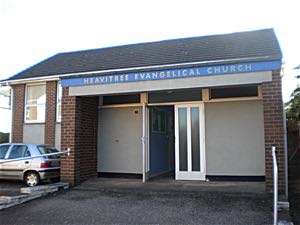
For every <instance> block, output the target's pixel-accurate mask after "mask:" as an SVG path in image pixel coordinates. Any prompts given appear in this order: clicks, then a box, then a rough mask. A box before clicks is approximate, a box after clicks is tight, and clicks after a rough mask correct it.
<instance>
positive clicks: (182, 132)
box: [178, 108, 187, 171]
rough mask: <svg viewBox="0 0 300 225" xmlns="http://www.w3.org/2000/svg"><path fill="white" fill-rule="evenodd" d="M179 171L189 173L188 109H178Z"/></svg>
mask: <svg viewBox="0 0 300 225" xmlns="http://www.w3.org/2000/svg"><path fill="white" fill-rule="evenodd" d="M178 123H179V124H178V125H179V126H178V128H179V171H187V109H186V108H179V109H178Z"/></svg>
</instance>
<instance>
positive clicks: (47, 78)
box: [0, 56, 281, 86]
mask: <svg viewBox="0 0 300 225" xmlns="http://www.w3.org/2000/svg"><path fill="white" fill-rule="evenodd" d="M261 60H281V59H273V58H272V57H270V56H259V57H248V58H233V59H225V60H224V59H222V60H208V61H200V62H189V63H173V64H162V65H155V66H141V67H129V68H123V69H108V70H97V71H89V72H77V73H68V74H57V75H49V76H44V77H33V78H25V79H17V80H4V81H0V84H2V85H3V84H5V85H8V86H9V85H14V84H21V83H30V82H38V81H53V80H59V79H61V78H69V77H74V76H75V77H76V76H83V75H93V74H107V73H117V72H126V71H135V70H147V69H159V68H172V67H179V66H193V65H194V66H195V65H205V64H218V63H225V64H226V63H230V62H244V61H261Z"/></svg>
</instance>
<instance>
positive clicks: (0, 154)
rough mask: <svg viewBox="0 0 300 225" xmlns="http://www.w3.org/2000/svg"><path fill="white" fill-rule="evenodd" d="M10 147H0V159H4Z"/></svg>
mask: <svg viewBox="0 0 300 225" xmlns="http://www.w3.org/2000/svg"><path fill="white" fill-rule="evenodd" d="M9 147H10V145H1V146H0V159H4V157H5V155H6V153H7V151H8V149H9Z"/></svg>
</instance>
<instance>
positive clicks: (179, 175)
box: [174, 102, 206, 180]
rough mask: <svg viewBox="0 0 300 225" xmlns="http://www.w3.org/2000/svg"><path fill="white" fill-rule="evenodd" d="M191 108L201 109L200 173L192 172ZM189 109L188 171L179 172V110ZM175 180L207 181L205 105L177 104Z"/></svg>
mask: <svg viewBox="0 0 300 225" xmlns="http://www.w3.org/2000/svg"><path fill="white" fill-rule="evenodd" d="M191 107H199V132H200V135H199V144H200V154H199V155H200V171H192V149H191V120H190V116H191V113H190V109H191ZM179 108H186V109H187V171H179V160H180V159H179V129H178V109H179ZM174 113H175V179H176V180H206V154H205V152H206V150H205V110H204V103H203V102H200V103H187V104H184V103H179V104H175V110H174Z"/></svg>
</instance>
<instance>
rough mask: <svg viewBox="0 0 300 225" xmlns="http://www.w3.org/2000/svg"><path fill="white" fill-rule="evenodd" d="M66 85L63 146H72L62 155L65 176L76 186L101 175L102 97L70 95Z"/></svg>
mask: <svg viewBox="0 0 300 225" xmlns="http://www.w3.org/2000/svg"><path fill="white" fill-rule="evenodd" d="M68 92H69V88H68V87H64V88H63V97H62V122H61V124H62V125H61V129H62V130H61V149H62V150H66V149H67V148H70V149H71V155H70V156H62V161H61V179H62V180H63V181H67V182H70V183H71V185H76V184H78V183H80V182H82V181H84V180H86V179H88V178H90V177H93V176H96V174H97V130H98V97H76V96H69V95H68Z"/></svg>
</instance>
